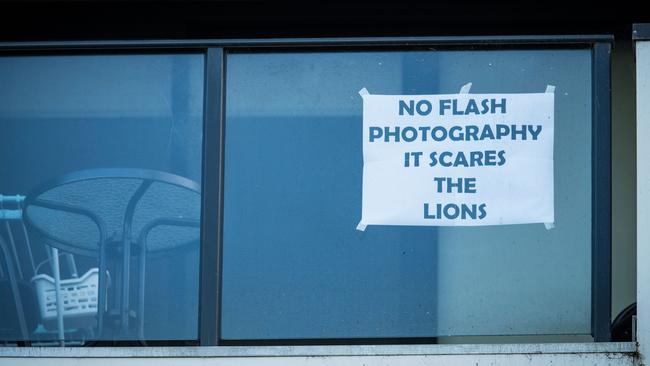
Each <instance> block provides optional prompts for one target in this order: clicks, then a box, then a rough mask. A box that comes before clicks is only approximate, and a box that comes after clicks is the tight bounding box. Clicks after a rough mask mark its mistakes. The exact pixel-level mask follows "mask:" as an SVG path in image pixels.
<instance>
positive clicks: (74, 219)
mask: <svg viewBox="0 0 650 366" xmlns="http://www.w3.org/2000/svg"><path fill="white" fill-rule="evenodd" d="M203 64H204V57H203V55H201V54H180V55H162V54H156V55H154V54H151V55H92V56H40V57H2V58H0V193H1V194H4V195H15V194H19V195H24V196H26V198H25V200H24V202H22V203H20V202H19V203H12V202H10V200H5V204H4V209H5V210H13V209H17V208H21V206H22V208H23V209H24V213H23V220H10V221H7V220H0V233H1V238H2V244H3V248H4V249H6V250H3V251H0V269H1V270H0V284H1V286H0V291H2V294H1V295H0V304H1V307H2V312H0V341H16V340H23V339H27V340H31V341H34V342H37V343H36V344H57V343H56V342H54V341H56V340H58V338H60V334H59V328H60V327H59V325H58V320H57V317H56V314H57V310H56V309H57V304H58V303H57V298H56V294H55V292H54V291H53V290H54V289H55V287H54V283H53V281H54V278H55V272H56V268H55V267H56V266H55V263H56V260H55V258H54V257H53V253H52V248H56V249H58V251H59V257H58V259H59V262H60V265H59V269H60V277H61V279H62V281H63V282H62V283H63V284H64V286H62V293H61V300H62V301H63V308H64V310H63V313H62V314H63V315H64V316H63V336H64V337H65V339H66V341H67V342H68V344H87V343H88V342H90V341H94V340H196V339H197V337H198V276H199V274H198V263H199V257H198V255H199V254H198V253H199V227H198V225H199V218H200V204H201V203H200V197H201V193H200V188H199V187H200V181H201V146H202V114H203V84H204V81H203V69H204V65H203ZM5 212H7V211H5ZM99 223H101V225H100V224H99ZM5 224H6V226H5ZM23 225H25V228H26V230H25V231H24V232H23ZM143 248H144V250H143ZM14 253H15V254H14ZM104 264H105V265H104ZM102 272H104V273H106V277H105V281H103V282H102V281H101V280H100V279H99V278H101V274H102ZM10 274H11V276H10ZM16 283H17V285H15V284H16ZM16 286H17V287H16ZM97 286H99V288H97ZM15 288H18V291H15ZM48 289H49V290H48ZM16 292H18V294H17V293H16ZM17 295H18V296H17ZM39 295H44V296H47V297H46V298H45V300H43V299H39ZM102 296H103V297H104V299H102ZM17 297H18V300H19V301H16V300H17ZM102 302H103V304H102ZM17 303H19V304H22V306H20V307H19V308H18V310H17V309H16V304H17ZM102 305H103V306H102ZM44 306H46V308H45V309H46V310H47V311H46V312H42V311H41V308H43V307H44ZM98 308H99V311H98ZM98 313H99V316H98ZM20 318H24V323H25V327H24V328H25V329H23V327H22V326H21V324H20V323H21V322H22V321H21V320H20ZM98 318H99V319H101V321H98ZM100 323H101V324H100ZM100 328H102V329H100Z"/></svg>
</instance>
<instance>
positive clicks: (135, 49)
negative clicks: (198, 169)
mask: <svg viewBox="0 0 650 366" xmlns="http://www.w3.org/2000/svg"><path fill="white" fill-rule="evenodd" d="M613 40H614V38H613V36H610V35H588V36H501V37H497V36H483V37H372V38H370V37H369V38H293V39H290V38H287V39H222V40H219V39H214V40H174V41H170V40H150V41H67V42H14V43H0V57H2V56H8V55H13V56H18V55H20V56H37V55H71V54H74V55H88V54H107V55H113V54H144V53H165V54H170V53H188V52H189V53H199V54H203V55H204V57H205V70H204V106H203V108H204V116H203V118H204V121H203V150H202V151H203V157H202V159H203V161H202V181H201V192H202V198H201V206H202V207H201V244H200V279H199V281H200V283H199V310H198V311H199V314H198V319H199V320H198V321H199V324H198V330H199V331H198V334H197V339H196V340H178V341H154V342H146V341H145V342H138V341H135V342H132V341H117V342H111V341H100V342H95V343H96V344H97V345H109V344H110V345H159V346H171V345H201V346H227V345H247V346H255V345H298V344H308V345H332V344H416V343H435V342H436V339H435V338H427V339H422V338H396V339H395V338H391V339H387V338H373V339H351V338H345V339H316V340H312V339H309V340H305V339H287V340H272V341H271V340H259V341H257V340H256V341H235V342H233V341H228V342H224V341H223V340H222V339H221V338H220V317H221V315H220V309H219V308H220V303H221V276H220V272H221V261H222V222H223V191H224V189H223V188H224V179H223V178H224V170H223V167H224V143H225V133H226V131H225V98H226V90H225V78H226V73H227V70H226V58H227V55H228V54H229V53H230V52H241V51H245V52H265V51H266V52H269V51H272V52H278V51H281V52H300V51H315V50H319V51H327V50H331V51H332V50H336V51H360V50H386V51H405V50H414V49H436V50H438V49H442V50H444V49H460V50H463V49H480V50H498V49H515V50H518V49H524V50H526V49H535V50H537V49H572V48H581V49H590V50H591V52H592V85H591V87H592V135H591V136H592V152H591V154H592V155H591V158H592V167H591V171H592V173H591V174H592V180H591V184H592V187H591V191H592V197H591V199H592V201H591V203H592V212H591V220H592V221H591V228H592V238H591V240H592V258H591V273H592V275H591V282H592V284H591V285H592V286H591V300H592V301H591V334H592V336H593V338H594V341H595V342H607V341H610V339H611V336H610V317H611V315H610V314H611V244H612V239H611V232H612V230H611V215H612V205H611V196H612V194H611V181H612V172H611V48H612V47H613Z"/></svg>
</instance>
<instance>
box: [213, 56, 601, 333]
mask: <svg viewBox="0 0 650 366" xmlns="http://www.w3.org/2000/svg"><path fill="white" fill-rule="evenodd" d="M590 65H591V55H590V52H589V51H588V50H561V51H555V50H544V51H541V50H540V51H416V52H354V53H352V52H347V53H344V52H321V53H272V54H244V53H242V54H231V55H229V56H228V62H227V70H228V74H227V82H226V128H225V131H226V142H225V175H224V179H225V198H224V202H225V203H224V205H225V206H224V232H223V268H222V275H223V277H222V280H223V285H222V286H223V292H222V309H221V313H222V329H221V330H222V337H223V338H224V339H231V340H237V339H296V338H307V339H309V338H375V337H436V336H447V335H504V334H589V333H590V307H591V277H590V271H591V265H590V258H591V249H590V246H591V234H590V233H591V225H590V222H591V218H590V212H591V201H590V195H591V190H590V187H591V168H590V166H591V158H590V151H591V143H590V140H591V135H590V131H591V66H590ZM468 82H472V83H473V87H472V92H476V93H531V92H543V91H544V90H545V88H546V85H547V84H551V85H555V86H556V87H557V89H556V102H555V104H556V110H555V141H556V142H555V152H554V154H555V156H556V160H555V177H556V178H555V207H556V227H555V228H554V229H552V230H546V229H545V228H544V226H543V225H541V224H537V225H507V226H492V227H480V228H479V227H473V228H471V227H470V228H468V227H465V228H436V227H400V226H370V227H368V228H367V229H366V231H365V232H359V231H356V230H355V228H356V225H357V223H358V222H359V220H360V218H361V184H362V176H361V174H362V164H363V161H362V100H361V98H360V97H359V94H358V91H359V90H360V89H361V88H363V87H365V88H367V89H368V90H369V91H370V93H376V94H444V93H457V92H458V90H459V88H460V87H461V86H462V85H464V84H466V83H468ZM395 189H399V187H395Z"/></svg>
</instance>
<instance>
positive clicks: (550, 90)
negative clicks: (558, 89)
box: [544, 85, 555, 93]
mask: <svg viewBox="0 0 650 366" xmlns="http://www.w3.org/2000/svg"><path fill="white" fill-rule="evenodd" d="M544 93H555V85H546V91H545V92H544Z"/></svg>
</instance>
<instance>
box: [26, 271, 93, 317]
mask: <svg viewBox="0 0 650 366" xmlns="http://www.w3.org/2000/svg"><path fill="white" fill-rule="evenodd" d="M98 281H99V270H98V269H97V268H92V269H90V270H89V271H88V272H86V273H85V274H84V275H83V276H81V277H79V278H70V279H65V280H61V299H62V302H63V304H62V308H63V318H64V320H65V324H66V327H68V326H72V327H83V326H90V325H92V324H93V322H94V321H95V315H97V303H98V301H97V300H98V299H97V295H98V294H99V291H98ZM32 282H33V283H34V286H35V287H36V296H37V298H38V306H39V310H40V313H41V320H42V323H43V325H45V327H46V328H50V327H52V326H56V315H57V303H56V287H55V285H54V278H52V277H50V276H48V275H46V274H39V275H36V276H34V277H33V278H32Z"/></svg>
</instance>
